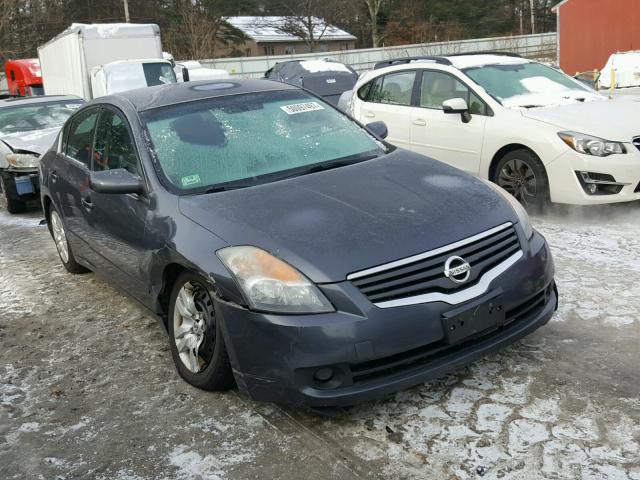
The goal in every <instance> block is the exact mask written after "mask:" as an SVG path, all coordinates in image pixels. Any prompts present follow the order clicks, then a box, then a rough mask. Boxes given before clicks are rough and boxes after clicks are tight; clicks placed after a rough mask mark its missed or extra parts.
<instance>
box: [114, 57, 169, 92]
mask: <svg viewBox="0 0 640 480" xmlns="http://www.w3.org/2000/svg"><path fill="white" fill-rule="evenodd" d="M105 73H106V76H107V92H108V93H109V94H112V93H119V92H126V91H128V90H135V89H137V88H145V87H154V86H156V85H163V84H165V83H176V74H175V72H174V71H173V68H172V67H171V64H170V63H167V62H157V63H155V62H151V63H148V62H147V63H141V62H133V61H132V62H116V63H112V64H108V65H106V66H105Z"/></svg>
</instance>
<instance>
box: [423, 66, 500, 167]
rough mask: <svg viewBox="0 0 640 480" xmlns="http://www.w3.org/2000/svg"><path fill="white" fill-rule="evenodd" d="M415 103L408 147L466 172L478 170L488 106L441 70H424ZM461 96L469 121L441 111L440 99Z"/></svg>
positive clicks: (442, 100) (441, 100)
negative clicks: (417, 101)
mask: <svg viewBox="0 0 640 480" xmlns="http://www.w3.org/2000/svg"><path fill="white" fill-rule="evenodd" d="M418 81H419V82H420V93H419V103H418V106H416V107H413V108H412V109H411V114H410V117H411V127H410V129H411V144H412V150H414V151H416V152H418V153H421V154H423V155H426V156H428V157H432V158H435V159H436V160H440V161H442V162H445V163H448V164H449V165H453V166H454V167H457V168H460V169H461V170H465V171H467V172H470V173H474V174H478V173H479V171H480V158H481V154H482V144H483V141H484V131H485V126H486V123H487V121H489V120H491V118H490V117H488V113H489V107H488V106H487V105H486V104H485V103H484V102H483V101H482V100H481V99H480V97H478V96H477V95H476V94H475V93H474V92H473V91H472V90H470V89H469V88H468V87H467V86H466V85H465V84H463V83H462V82H461V81H459V80H458V79H457V78H455V77H454V76H453V75H450V74H449V73H445V72H439V71H432V70H424V71H422V75H421V78H420V79H419V80H418ZM452 98H463V99H464V100H465V101H466V102H467V104H468V105H469V111H470V113H471V121H469V122H468V123H464V122H463V121H462V117H461V115H460V114H451V113H444V110H443V109H442V103H443V102H445V101H446V100H450V99H452Z"/></svg>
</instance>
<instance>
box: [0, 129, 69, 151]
mask: <svg viewBox="0 0 640 480" xmlns="http://www.w3.org/2000/svg"><path fill="white" fill-rule="evenodd" d="M59 131H60V128H58V127H56V128H47V129H45V130H35V131H32V132H20V133H11V134H9V135H4V136H2V137H0V140H2V141H3V142H4V143H6V144H7V145H8V146H9V148H11V150H13V151H14V152H18V151H24V152H32V153H37V154H38V155H42V154H43V153H44V152H46V151H47V150H49V147H51V145H53V142H54V141H55V139H56V136H57V135H58V132H59Z"/></svg>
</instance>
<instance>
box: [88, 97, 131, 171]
mask: <svg viewBox="0 0 640 480" xmlns="http://www.w3.org/2000/svg"><path fill="white" fill-rule="evenodd" d="M116 168H124V169H126V170H129V171H130V172H131V173H133V174H135V175H139V174H140V172H139V170H138V155H137V154H136V149H135V147H134V145H133V140H132V138H131V135H130V134H129V129H128V128H127V124H126V121H125V120H124V119H123V118H122V117H121V116H120V115H118V114H117V113H115V112H113V111H112V110H108V109H105V110H102V112H101V113H100V120H98V127H97V130H96V143H95V147H94V161H93V170H97V171H100V170H114V169H116Z"/></svg>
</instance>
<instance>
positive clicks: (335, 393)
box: [218, 233, 558, 407]
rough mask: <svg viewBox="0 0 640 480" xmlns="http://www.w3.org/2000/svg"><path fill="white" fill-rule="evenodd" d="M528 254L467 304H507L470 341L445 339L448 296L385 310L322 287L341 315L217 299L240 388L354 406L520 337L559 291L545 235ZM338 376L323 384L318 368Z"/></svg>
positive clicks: (542, 319) (290, 399) (541, 320)
mask: <svg viewBox="0 0 640 480" xmlns="http://www.w3.org/2000/svg"><path fill="white" fill-rule="evenodd" d="M527 243H528V245H527V248H525V249H523V253H524V255H523V257H522V258H521V259H520V260H519V261H518V262H517V263H516V264H515V265H513V266H512V267H511V268H510V269H509V270H507V271H506V272H504V273H503V274H502V275H500V276H499V277H498V278H496V279H495V280H494V281H493V282H492V283H491V285H490V287H489V290H488V291H487V292H486V293H485V294H483V295H482V296H480V297H479V298H476V299H473V300H471V301H469V302H467V303H466V304H463V306H464V305H468V306H469V307H471V306H473V305H475V304H479V303H482V302H488V301H489V300H492V301H499V302H500V303H501V304H502V305H503V306H504V309H505V311H506V312H507V315H506V317H507V322H506V323H505V324H504V325H503V326H501V327H500V328H498V329H495V330H492V331H490V332H486V331H485V332H482V333H480V334H478V335H477V336H476V337H474V338H471V339H467V340H465V341H463V342H462V343H458V344H455V345H448V344H446V342H444V338H445V333H444V331H443V327H442V322H441V316H442V315H443V314H444V313H447V312H449V311H451V310H453V309H454V308H455V309H457V308H458V307H460V305H458V306H456V307H454V306H451V305H449V304H446V303H444V302H433V303H427V304H418V305H409V306H403V307H395V308H386V309H381V308H378V307H376V306H374V305H373V304H371V303H370V302H369V301H368V300H367V299H366V297H364V295H363V294H362V293H360V291H359V290H358V289H357V288H356V287H355V286H354V285H353V284H352V283H351V282H341V283H338V284H332V285H326V286H323V287H322V289H323V290H324V292H325V293H326V295H327V296H328V297H329V298H330V300H331V301H332V302H333V304H334V305H335V306H336V308H337V312H335V313H330V314H319V315H267V314H261V313H257V312H251V311H248V310H246V309H243V308H241V307H238V306H236V305H233V304H229V303H224V302H220V303H219V304H218V315H219V318H220V317H221V318H222V319H223V322H222V325H223V332H224V335H225V340H226V344H227V348H228V351H229V356H230V360H231V364H232V367H233V369H234V373H235V376H236V381H237V383H238V386H239V388H240V389H241V390H242V391H243V392H244V393H246V394H247V395H248V396H249V397H251V398H252V399H254V400H260V401H270V402H275V403H286V404H294V405H305V406H316V407H320V406H346V405H353V404H356V403H359V402H363V401H368V400H371V399H374V398H378V397H381V396H384V395H387V394H389V393H392V392H395V391H398V390H401V389H404V388H408V387H411V386H414V385H417V384H420V383H423V382H426V381H428V380H430V379H433V378H436V377H440V376H442V375H445V374H447V373H450V372H453V371H455V370H458V369H459V368H461V367H463V366H464V365H467V364H469V363H471V362H473V361H475V360H477V359H478V358H480V357H482V356H483V355H485V354H487V353H489V352H492V351H495V350H498V349H501V348H503V347H505V346H507V345H509V344H511V343H513V342H515V341H516V340H518V339H520V338H522V337H523V336H525V335H527V334H528V333H530V332H532V331H533V330H535V329H537V328H538V327H540V326H542V325H544V324H545V323H547V322H548V321H549V319H550V318H551V316H552V314H553V312H554V310H555V309H556V307H557V302H558V297H557V291H556V289H555V283H554V280H553V274H554V266H553V260H552V258H551V255H550V253H549V250H548V247H547V245H546V242H545V241H544V239H543V238H542V236H540V235H539V234H537V233H536V234H535V236H534V237H533V238H532V240H531V241H530V242H527ZM327 367H330V368H331V369H332V370H333V377H332V378H331V380H329V381H326V382H319V381H318V379H317V377H316V375H317V373H318V370H321V369H323V368H327Z"/></svg>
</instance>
